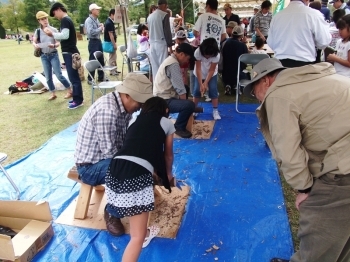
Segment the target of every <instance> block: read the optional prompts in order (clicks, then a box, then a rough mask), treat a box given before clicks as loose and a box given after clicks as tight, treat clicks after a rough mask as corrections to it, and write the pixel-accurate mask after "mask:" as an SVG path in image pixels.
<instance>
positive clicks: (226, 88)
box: [225, 85, 231, 96]
mask: <svg viewBox="0 0 350 262" xmlns="http://www.w3.org/2000/svg"><path fill="white" fill-rule="evenodd" d="M225 95H227V96H228V95H231V86H230V85H226V87H225Z"/></svg>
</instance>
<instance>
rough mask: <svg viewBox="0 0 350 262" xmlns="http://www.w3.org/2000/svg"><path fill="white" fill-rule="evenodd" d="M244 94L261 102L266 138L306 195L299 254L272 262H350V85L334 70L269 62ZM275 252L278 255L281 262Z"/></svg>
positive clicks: (257, 69) (301, 200)
mask: <svg viewBox="0 0 350 262" xmlns="http://www.w3.org/2000/svg"><path fill="white" fill-rule="evenodd" d="M251 75H252V80H251V81H250V82H248V84H247V85H246V86H245V88H244V94H245V95H247V96H249V97H255V98H257V99H258V100H259V101H261V105H260V106H259V108H258V109H257V116H258V118H259V122H260V123H261V131H262V133H263V135H264V137H265V140H266V142H267V144H268V145H269V147H270V149H271V152H272V154H273V157H274V158H275V159H276V161H277V163H278V165H279V168H280V172H281V173H282V174H283V175H284V177H285V179H286V181H287V182H288V183H289V185H291V186H292V187H293V188H294V189H296V190H298V191H299V193H298V195H297V196H296V202H295V205H296V208H297V209H298V210H299V212H300V218H299V224H300V227H299V232H298V237H299V238H300V248H299V250H298V251H297V252H296V253H295V254H294V255H293V256H292V257H291V258H290V259H288V258H287V257H285V258H284V259H281V258H274V259H272V260H271V261H272V262H286V261H291V262H301V261H327V262H333V261H334V262H335V261H344V262H345V261H350V245H349V243H350V238H349V236H350V222H349V221H350V125H349V115H350V89H349V85H350V80H349V78H347V77H343V76H341V75H337V74H336V72H335V69H334V67H333V66H332V65H331V64H329V63H318V64H315V65H307V66H303V67H300V68H291V69H285V67H283V65H282V64H281V62H280V61H278V60H277V59H276V58H266V59H264V60H262V61H261V62H260V63H258V64H257V65H256V66H254V68H253V69H252V72H251ZM277 252H278V251H277V250H276V255H279V254H278V253H277Z"/></svg>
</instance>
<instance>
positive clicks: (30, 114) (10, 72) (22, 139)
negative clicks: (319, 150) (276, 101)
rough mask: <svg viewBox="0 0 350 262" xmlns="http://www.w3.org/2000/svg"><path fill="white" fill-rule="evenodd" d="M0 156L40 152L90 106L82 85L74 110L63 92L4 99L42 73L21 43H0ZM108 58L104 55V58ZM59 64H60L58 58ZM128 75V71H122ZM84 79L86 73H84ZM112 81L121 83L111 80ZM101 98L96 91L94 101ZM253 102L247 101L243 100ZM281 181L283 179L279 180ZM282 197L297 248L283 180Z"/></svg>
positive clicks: (290, 195)
mask: <svg viewBox="0 0 350 262" xmlns="http://www.w3.org/2000/svg"><path fill="white" fill-rule="evenodd" d="M123 44H124V38H123V37H122V36H119V37H118V45H123ZM87 45H88V42H87V41H86V40H83V41H78V48H79V51H80V53H81V56H82V59H83V62H84V61H87V60H88V57H89V54H88V49H87ZM0 52H1V56H2V59H1V61H0V68H1V70H0V79H1V82H0V115H1V118H0V119H1V121H0V152H5V153H6V154H7V155H8V159H7V160H6V162H5V163H4V164H5V165H6V164H9V163H11V162H14V161H15V160H17V159H19V158H21V157H23V156H25V155H26V154H28V153H30V152H32V151H33V150H35V149H37V148H39V147H40V146H41V145H42V144H43V143H44V142H46V141H47V140H48V139H50V138H51V137H52V136H53V135H55V134H57V133H58V132H60V131H62V130H63V129H65V128H67V127H69V126H70V125H72V124H74V123H76V122H78V121H79V120H80V119H81V117H82V115H83V114H84V112H85V111H86V110H87V109H88V107H89V105H90V104H91V87H90V86H89V85H88V84H87V81H86V80H85V81H83V82H82V84H83V92H84V104H85V105H84V106H83V107H80V108H78V109H75V110H68V109H67V102H68V101H67V100H65V99H63V96H64V95H65V92H64V91H58V92H57V96H58V98H57V99H56V100H53V101H48V100H47V99H48V97H49V93H48V92H47V93H44V94H40V95H38V94H14V95H5V94H4V92H6V91H8V87H9V86H10V85H11V84H14V83H15V82H16V81H21V80H23V79H25V78H27V77H29V76H31V75H32V74H33V73H34V72H42V71H43V69H42V65H41V60H40V58H37V57H34V55H33V46H32V45H31V44H29V42H26V41H23V42H21V44H20V45H18V43H17V42H16V41H15V40H2V39H0ZM107 56H108V55H106V54H105V57H106V58H107ZM117 57H118V59H117V60H118V61H117V63H118V68H119V71H121V65H122V59H121V55H120V53H119V51H117ZM60 59H61V62H63V59H62V56H61V55H60ZM124 70H125V71H127V67H126V66H125V68H124ZM85 76H87V73H85ZM110 79H111V80H120V79H118V78H117V77H110ZM218 86H219V93H220V94H222V95H220V97H219V101H220V103H234V101H235V97H234V96H224V95H223V94H224V88H223V84H222V83H221V81H219V85H218ZM99 96H100V94H99V91H98V90H96V91H95V99H96V98H98V97H99ZM245 101H247V102H252V101H250V100H245ZM282 180H283V179H282ZM283 188H284V194H285V198H286V204H287V209H288V215H289V219H290V223H291V228H292V233H293V240H294V243H295V247H297V246H298V240H297V237H296V231H297V227H298V212H297V211H296V210H295V208H294V200H295V192H294V191H293V190H292V189H291V188H290V187H289V186H288V185H286V183H285V182H284V180H283Z"/></svg>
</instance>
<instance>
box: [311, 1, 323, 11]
mask: <svg viewBox="0 0 350 262" xmlns="http://www.w3.org/2000/svg"><path fill="white" fill-rule="evenodd" d="M309 7H311V8H312V9H315V10H318V11H320V10H321V8H322V5H321V3H320V2H319V1H314V2H311V3H310V4H309Z"/></svg>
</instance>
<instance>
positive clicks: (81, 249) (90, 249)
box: [0, 103, 293, 262]
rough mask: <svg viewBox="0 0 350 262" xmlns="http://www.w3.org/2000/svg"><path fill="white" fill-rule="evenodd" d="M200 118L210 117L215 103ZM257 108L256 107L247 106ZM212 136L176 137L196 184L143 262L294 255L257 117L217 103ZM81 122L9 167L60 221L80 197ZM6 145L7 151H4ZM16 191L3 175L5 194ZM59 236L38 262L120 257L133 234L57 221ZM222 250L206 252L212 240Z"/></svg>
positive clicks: (182, 175)
mask: <svg viewBox="0 0 350 262" xmlns="http://www.w3.org/2000/svg"><path fill="white" fill-rule="evenodd" d="M203 106H204V108H205V112H204V113H203V114H201V115H200V116H199V118H198V119H202V120H205V119H208V120H209V119H212V116H211V106H210V104H208V103H204V104H203ZM243 107H244V109H247V110H250V111H254V109H255V108H256V105H243ZM219 109H220V113H221V117H222V119H221V120H220V121H217V122H216V124H215V127H214V131H213V134H212V136H211V139H209V140H195V139H175V140H174V154H175V161H174V167H173V171H174V174H176V176H177V178H178V179H184V180H185V181H186V183H187V184H188V185H189V186H191V196H190V198H189V200H188V203H187V206H186V213H185V214H184V217H183V220H182V224H181V227H180V229H179V232H178V234H177V237H176V239H165V238H155V239H153V240H152V242H151V243H150V245H149V246H148V247H147V248H145V249H143V250H142V253H141V256H140V259H139V261H162V262H166V261H214V259H215V258H218V261H227V262H229V261H238V262H245V261H252V262H260V261H261V262H264V261H266V262H267V261H269V260H270V259H271V258H272V257H276V256H277V257H282V258H286V259H288V258H289V257H290V256H291V255H292V253H293V243H292V238H291V232H290V227H289V223H288V217H287V213H286V206H285V204H284V198H283V193H282V188H281V182H280V178H279V176H278V172H277V168H276V164H275V161H274V160H273V159H272V158H271V153H270V151H269V149H268V147H267V146H266V144H265V142H264V139H263V137H262V135H261V134H260V132H259V130H258V121H257V118H256V116H255V115H253V114H237V113H236V111H235V110H234V105H233V104H224V105H220V106H219ZM76 129H77V124H75V125H73V126H71V127H69V128H68V129H66V130H64V131H62V132H60V133H59V134H57V135H55V136H54V137H53V138H51V139H50V140H49V141H48V142H47V143H46V144H44V145H43V146H42V147H41V148H39V149H38V150H36V151H35V152H33V153H31V154H29V155H28V156H26V157H24V158H22V159H20V160H18V161H17V162H15V163H12V164H11V165H8V166H7V167H6V169H7V171H8V173H9V174H10V175H11V176H12V178H13V180H14V181H15V183H16V184H17V185H18V187H19V188H20V190H21V199H22V200H41V199H44V200H47V201H48V202H49V203H50V207H51V210H52V215H53V217H54V219H56V218H57V217H58V216H59V215H60V214H61V213H62V212H63V210H64V209H65V208H66V207H67V206H68V205H69V203H70V202H71V201H72V200H73V199H74V198H75V197H76V196H77V195H78V191H79V188H80V185H79V184H76V183H75V182H74V181H71V180H69V179H67V177H66V175H67V172H68V170H69V169H70V168H71V167H72V166H73V165H74V159H73V155H74V148H75V140H76ZM2 150H4V149H2ZM14 195H15V194H14V190H13V189H12V187H11V185H10V183H9V182H8V181H7V179H6V178H5V177H4V176H3V175H0V199H4V200H8V199H13V197H14ZM53 228H54V232H55V235H54V237H53V239H52V240H51V241H50V242H49V243H48V245H47V246H46V247H45V249H44V250H43V251H41V252H39V253H38V254H37V255H36V256H35V258H34V260H33V261H121V257H122V254H123V251H124V248H125V247H126V245H127V243H128V241H129V235H124V236H122V237H113V236H111V235H109V234H108V233H107V232H106V231H100V230H93V229H82V228H78V227H72V226H65V225H61V224H56V223H55V222H53ZM214 244H215V245H216V246H218V247H220V249H219V250H217V251H216V252H210V253H206V250H207V249H208V248H210V247H211V246H212V245H214Z"/></svg>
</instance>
